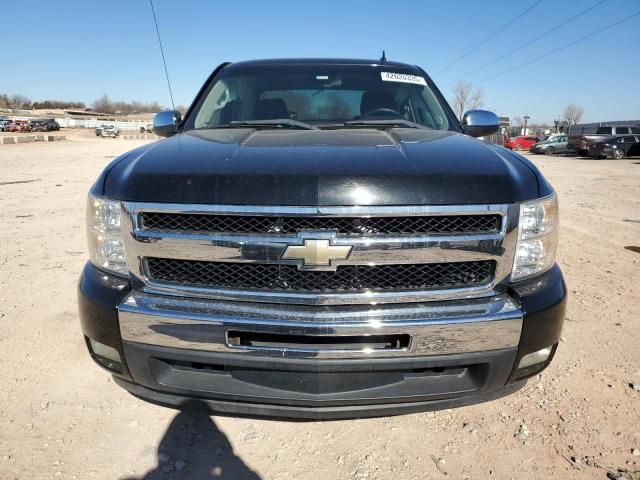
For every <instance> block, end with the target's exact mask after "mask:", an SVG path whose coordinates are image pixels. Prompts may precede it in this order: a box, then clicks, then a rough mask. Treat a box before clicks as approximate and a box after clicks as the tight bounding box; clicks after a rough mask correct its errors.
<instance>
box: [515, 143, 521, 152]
mask: <svg viewBox="0 0 640 480" xmlns="http://www.w3.org/2000/svg"><path fill="white" fill-rule="evenodd" d="M514 150H515V151H516V152H521V151H522V145H520V144H518V145H516V148H515V149H514Z"/></svg>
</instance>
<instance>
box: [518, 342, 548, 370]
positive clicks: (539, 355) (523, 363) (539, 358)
mask: <svg viewBox="0 0 640 480" xmlns="http://www.w3.org/2000/svg"><path fill="white" fill-rule="evenodd" d="M549 355H551V347H547V348H543V349H542V350H538V351H537V352H533V353H528V354H527V355H525V356H524V357H522V358H521V359H520V363H519V364H518V370H520V369H521V368H527V367H530V366H531V365H537V364H538V363H543V362H545V361H546V360H547V358H549Z"/></svg>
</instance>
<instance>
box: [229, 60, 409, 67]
mask: <svg viewBox="0 0 640 480" xmlns="http://www.w3.org/2000/svg"><path fill="white" fill-rule="evenodd" d="M253 65H370V66H379V65H388V66H390V67H404V68H410V69H416V68H418V67H417V66H416V65H410V64H408V63H402V62H393V61H389V60H387V61H386V62H384V63H380V60H379V59H378V60H366V59H354V58H269V59H262V60H244V61H241V62H234V63H232V64H231V65H229V67H233V66H236V67H248V66H253Z"/></svg>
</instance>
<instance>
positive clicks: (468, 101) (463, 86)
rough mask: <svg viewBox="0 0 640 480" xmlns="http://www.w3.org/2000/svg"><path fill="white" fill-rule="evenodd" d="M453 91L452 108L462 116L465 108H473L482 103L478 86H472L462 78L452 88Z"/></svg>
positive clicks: (459, 116) (478, 106) (481, 95)
mask: <svg viewBox="0 0 640 480" xmlns="http://www.w3.org/2000/svg"><path fill="white" fill-rule="evenodd" d="M452 91H453V110H454V112H455V113H456V115H458V118H462V115H464V112H466V111H467V110H474V109H476V108H480V107H482V105H483V103H484V102H483V93H482V89H481V88H480V87H477V88H474V87H473V85H472V84H471V83H469V82H465V81H464V80H460V81H459V82H458V83H456V85H455V86H454V87H453V89H452Z"/></svg>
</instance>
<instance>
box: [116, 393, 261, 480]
mask: <svg viewBox="0 0 640 480" xmlns="http://www.w3.org/2000/svg"><path fill="white" fill-rule="evenodd" d="M166 478H189V479H216V480H220V479H222V480H226V479H229V480H260V476H259V475H258V474H256V473H255V472H254V471H253V470H251V469H250V468H249V467H248V466H246V465H245V464H244V462H243V461H242V460H241V459H240V458H239V457H237V456H236V455H235V454H234V452H233V448H232V446H231V444H230V443H229V441H228V440H227V437H226V435H225V434H224V433H222V432H221V431H220V430H219V429H218V427H217V426H216V424H215V423H214V422H213V420H212V419H211V417H210V416H209V414H208V412H207V411H206V410H205V409H204V408H202V407H201V406H200V405H199V404H197V403H190V404H189V405H188V406H187V407H186V408H185V409H183V410H182V411H181V412H180V413H179V414H178V415H177V416H176V417H175V418H174V419H173V421H172V422H171V424H170V425H169V428H168V429H167V431H166V432H165V434H164V437H162V440H161V441H160V445H159V447H158V466H157V467H156V468H154V469H153V470H150V471H149V472H147V473H146V474H145V475H143V476H141V477H124V478H122V480H157V479H166Z"/></svg>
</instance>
